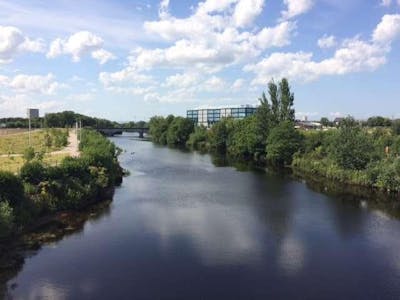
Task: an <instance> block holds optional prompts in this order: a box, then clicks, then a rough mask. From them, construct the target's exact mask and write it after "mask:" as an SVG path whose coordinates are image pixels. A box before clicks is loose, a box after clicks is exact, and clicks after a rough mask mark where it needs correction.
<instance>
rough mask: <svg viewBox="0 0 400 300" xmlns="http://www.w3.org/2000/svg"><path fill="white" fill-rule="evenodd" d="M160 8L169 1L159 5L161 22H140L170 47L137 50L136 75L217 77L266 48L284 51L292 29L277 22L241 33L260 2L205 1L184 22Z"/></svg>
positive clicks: (292, 26) (234, 0)
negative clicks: (164, 70) (160, 71)
mask: <svg viewBox="0 0 400 300" xmlns="http://www.w3.org/2000/svg"><path fill="white" fill-rule="evenodd" d="M165 2H168V1H163V3H162V4H163V5H162V7H163V9H162V12H163V13H160V20H158V21H152V22H145V23H144V28H145V30H146V31H147V32H148V33H150V34H155V35H157V36H159V37H161V38H162V39H163V40H166V41H167V42H172V43H173V44H172V45H170V46H168V47H166V48H156V49H138V50H137V51H136V52H135V53H133V55H132V57H131V63H132V65H134V66H135V67H137V68H138V69H146V70H148V69H151V68H153V67H155V66H157V67H175V68H191V69H198V70H202V71H206V72H216V71H219V70H221V69H222V68H224V67H227V66H229V65H231V64H236V63H239V62H241V61H243V60H247V59H248V58H249V57H257V56H259V55H260V54H261V53H262V52H263V51H264V50H265V49H267V48H271V47H282V46H285V45H288V44H289V43H290V36H291V33H292V31H293V30H294V29H295V24H294V23H292V22H281V23H278V24H277V25H276V26H273V27H264V28H260V29H257V28H252V30H251V31H245V30H243V27H246V26H248V25H250V24H251V23H252V22H253V21H254V20H255V18H256V17H257V16H259V15H260V14H261V12H262V9H263V5H264V1H263V0H251V1H250V2H249V0H223V1H216V0H207V1H205V2H201V3H199V4H198V6H197V7H196V8H195V9H194V12H193V14H192V15H191V16H189V17H187V18H176V17H174V16H171V15H170V14H169V13H167V4H168V3H165Z"/></svg>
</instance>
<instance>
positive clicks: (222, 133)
mask: <svg viewBox="0 0 400 300" xmlns="http://www.w3.org/2000/svg"><path fill="white" fill-rule="evenodd" d="M233 122H234V121H233V119H232V118H223V119H222V120H221V121H219V122H218V123H216V124H214V125H213V127H211V130H210V135H209V140H210V147H211V149H212V150H213V151H216V152H218V153H221V154H224V153H226V150H227V145H228V140H229V136H230V134H231V132H232V124H233Z"/></svg>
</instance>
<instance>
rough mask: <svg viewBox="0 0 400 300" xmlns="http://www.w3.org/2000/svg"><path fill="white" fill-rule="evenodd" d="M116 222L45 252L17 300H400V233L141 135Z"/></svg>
mask: <svg viewBox="0 0 400 300" xmlns="http://www.w3.org/2000/svg"><path fill="white" fill-rule="evenodd" d="M113 141H114V142H115V143H116V144H117V145H118V146H120V147H121V148H123V149H125V150H126V152H125V153H123V154H122V156H121V158H120V160H121V164H122V166H123V167H124V168H126V169H128V170H129V171H130V172H131V175H130V176H129V177H127V178H125V179H124V182H123V184H122V186H121V187H120V188H117V189H116V192H115V196H114V200H113V202H112V203H111V206H110V207H109V208H108V209H107V213H104V214H103V215H102V216H100V217H98V218H96V219H95V220H91V221H88V222H87V223H86V224H85V226H84V228H83V230H81V231H80V232H78V233H75V234H72V235H69V236H68V237H65V238H64V239H62V240H61V241H59V242H56V243H52V244H47V245H44V246H43V248H42V249H41V250H40V251H38V252H37V253H35V255H32V256H31V257H29V258H27V259H26V261H25V264H24V266H23V268H22V270H21V271H20V272H19V273H18V275H17V276H16V277H15V278H13V279H11V280H9V282H8V286H9V294H10V296H9V297H10V298H12V299H41V298H46V299H282V298H286V299H399V298H400V222H399V220H397V219H396V218H394V217H390V214H388V213H386V212H383V211H382V210H378V209H372V208H369V207H368V203H366V202H365V201H356V204H355V203H354V202H351V203H347V202H346V201H343V200H341V199H339V198H336V197H332V196H327V195H324V194H321V193H317V192H315V191H313V190H311V189H310V188H309V187H307V186H306V185H305V184H304V183H302V182H299V181H295V180H293V179H290V178H289V177H285V176H277V175H273V174H269V173H267V172H265V171H262V170H258V171H257V170H253V171H246V172H243V171H238V170H237V169H235V168H233V167H216V166H215V165H214V164H213V163H212V159H211V157H210V156H209V155H200V154H197V153H185V152H182V151H179V150H172V149H168V148H165V147H158V146H155V145H153V144H152V143H150V142H142V141H138V140H132V139H131V138H130V137H129V136H126V135H124V136H122V137H116V138H113Z"/></svg>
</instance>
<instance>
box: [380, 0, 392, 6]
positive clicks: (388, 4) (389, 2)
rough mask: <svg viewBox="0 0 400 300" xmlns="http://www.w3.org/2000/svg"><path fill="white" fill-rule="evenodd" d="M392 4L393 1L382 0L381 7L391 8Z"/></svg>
mask: <svg viewBox="0 0 400 300" xmlns="http://www.w3.org/2000/svg"><path fill="white" fill-rule="evenodd" d="M391 4H392V0H382V1H381V5H382V6H390V5H391Z"/></svg>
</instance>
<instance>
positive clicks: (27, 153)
mask: <svg viewBox="0 0 400 300" xmlns="http://www.w3.org/2000/svg"><path fill="white" fill-rule="evenodd" d="M22 157H23V158H24V160H25V161H26V162H30V161H31V160H33V159H34V158H35V149H33V148H32V147H28V148H26V149H25V150H24V153H23V155H22Z"/></svg>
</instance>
